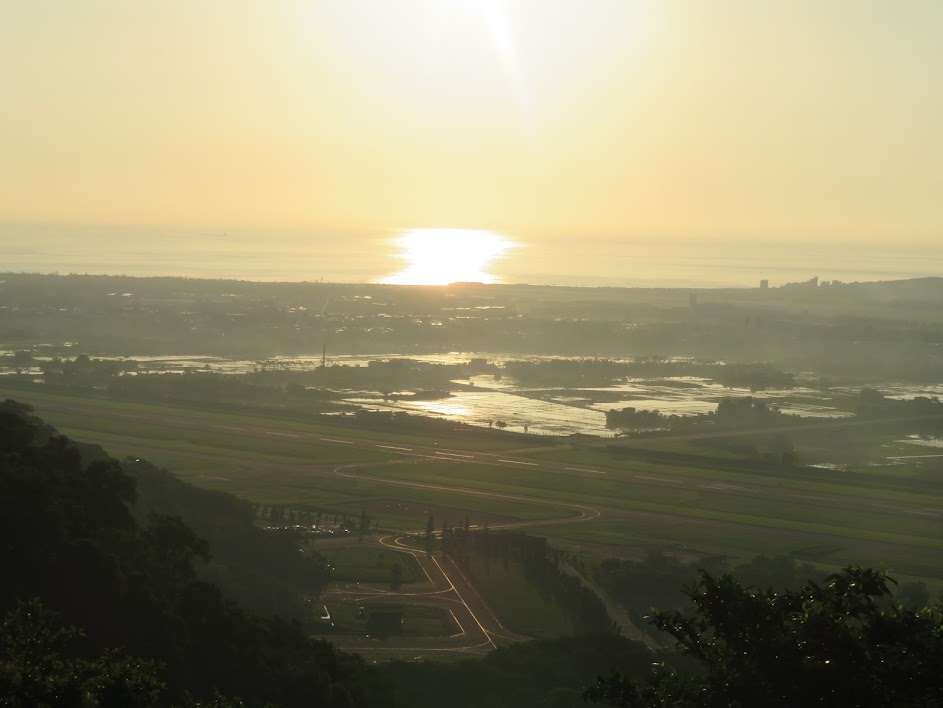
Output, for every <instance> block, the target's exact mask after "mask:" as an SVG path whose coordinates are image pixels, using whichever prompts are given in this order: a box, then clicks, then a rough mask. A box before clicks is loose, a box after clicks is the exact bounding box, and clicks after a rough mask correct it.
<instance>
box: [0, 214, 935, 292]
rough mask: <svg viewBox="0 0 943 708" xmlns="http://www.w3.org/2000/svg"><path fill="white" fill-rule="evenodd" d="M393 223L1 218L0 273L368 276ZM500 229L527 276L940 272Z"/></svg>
mask: <svg viewBox="0 0 943 708" xmlns="http://www.w3.org/2000/svg"><path fill="white" fill-rule="evenodd" d="M396 235H397V233H396V232H395V231H393V230H391V231H390V232H388V233H372V234H370V233H332V232H325V231H315V230H310V231H304V230H279V229H272V230H263V229H239V230H227V231H218V232H211V231H207V230H206V229H199V228H186V227H128V226H86V225H83V226H63V225H41V224H11V223H6V224H0V272H21V273H60V274H68V273H78V274H107V275H133V276H181V277H191V278H222V279H236V280H260V281H299V282H300V281H308V282H315V281H323V282H345V283H358V282H378V281H380V280H382V279H383V278H385V277H389V276H391V275H393V274H395V273H396V272H398V271H399V270H401V269H402V260H401V259H400V258H399V257H398V254H397V247H396V245H395V243H394V239H395V237H396ZM509 238H510V239H511V240H512V241H515V242H516V243H517V246H516V247H514V248H511V249H509V250H508V251H507V252H506V254H505V256H504V257H503V258H502V259H501V260H498V261H496V262H494V263H493V264H492V265H491V267H490V268H489V271H490V272H491V273H493V274H494V276H495V277H496V280H497V281H498V282H503V283H530V284H534V285H567V286H587V287H600V286H616V287H668V288H717V287H756V286H758V285H759V282H760V280H762V279H766V280H769V283H770V285H771V286H773V287H775V286H777V285H782V284H784V283H788V282H798V281H804V280H808V279H810V278H812V277H815V276H817V277H818V278H819V279H820V280H823V281H825V280H839V281H842V282H855V281H862V282H866V281H877V280H900V279H906V278H920V277H927V276H943V245H937V244H904V243H894V242H891V241H889V242H888V243H886V244H873V243H861V244H848V243H840V244H836V243H828V242H824V241H819V242H814V243H811V242H802V241H796V242H760V241H759V240H758V241H756V242H753V243H743V242H725V241H715V240H710V239H700V240H698V239H689V240H677V241H670V242H665V241H663V240H660V239H643V238H612V239H599V238H586V237H582V236H579V235H574V236H573V237H570V238H555V239H541V240H539V241H537V240H534V241H532V242H527V240H525V239H520V238H516V237H515V236H513V235H511V236H509Z"/></svg>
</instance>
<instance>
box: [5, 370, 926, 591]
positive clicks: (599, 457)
mask: <svg viewBox="0 0 943 708" xmlns="http://www.w3.org/2000/svg"><path fill="white" fill-rule="evenodd" d="M0 395H5V396H9V397H16V398H20V399H23V400H27V401H28V402H30V403H32V404H33V405H34V406H35V408H36V411H37V413H38V414H39V415H40V416H42V417H44V418H45V419H46V420H47V421H49V422H50V423H52V424H53V425H56V426H57V427H58V428H59V429H60V430H61V431H62V432H63V433H65V434H68V435H70V436H72V437H75V438H76V439H79V440H84V441H89V442H96V443H99V444H101V445H103V446H104V447H105V448H106V449H108V450H109V451H110V452H111V453H112V454H114V455H116V456H123V455H131V456H135V457H144V458H146V459H149V460H150V461H152V462H154V463H155V464H158V465H160V466H163V467H166V468H167V469H169V470H170V471H172V472H174V473H175V474H177V475H179V476H180V477H182V478H185V479H187V480H188V481H190V482H192V483H193V484H196V485H198V486H202V487H207V488H213V489H221V490H224V491H227V492H231V493H233V494H235V495H237V496H240V497H242V498H245V499H247V500H250V501H253V502H256V503H260V504H277V505H285V506H288V507H293V508H297V509H301V510H308V511H321V512H324V513H326V514H328V515H330V514H332V513H333V514H346V515H348V516H351V517H356V516H359V515H361V514H364V513H365V514H366V515H368V516H369V517H370V519H371V522H373V523H374V524H378V525H379V527H380V528H381V529H383V530H389V531H404V530H418V529H421V528H424V526H425V523H426V520H427V518H428V517H429V516H430V515H431V516H433V517H434V520H435V524H436V528H439V527H440V526H441V524H442V523H443V522H445V523H447V524H448V525H451V526H458V525H461V524H462V523H463V522H464V521H465V519H466V517H467V519H468V520H469V521H470V523H471V524H472V525H474V526H479V527H480V526H484V525H489V526H491V527H502V526H510V527H515V526H516V527H522V528H526V529H528V531H529V532H531V533H539V534H542V535H546V536H548V537H550V538H552V539H554V541H555V542H557V543H560V544H562V545H564V546H565V547H567V548H569V549H579V550H581V551H583V552H585V553H588V554H593V555H597V556H604V555H617V556H623V557H637V556H639V555H640V554H644V553H645V552H647V551H649V550H653V549H664V548H667V549H671V550H673V551H675V552H677V553H680V554H684V555H687V556H688V557H691V558H696V557H698V556H699V555H701V554H705V555H723V556H728V557H729V558H730V559H731V560H732V561H734V560H736V561H743V560H748V559H749V558H751V557H753V556H755V555H759V554H767V555H772V554H794V555H796V557H798V558H803V559H806V560H812V561H814V562H816V563H819V564H821V565H823V567H837V566H840V565H844V564H849V563H851V564H861V565H874V566H883V567H886V568H889V569H890V570H891V571H892V572H893V573H895V574H897V575H899V576H900V577H913V578H919V579H924V580H926V581H927V582H928V583H930V584H931V586H933V587H937V588H938V587H940V586H941V585H943V518H941V515H940V513H939V511H940V510H941V509H943V492H940V491H939V485H938V482H933V481H930V482H928V479H927V478H928V475H929V476H932V475H931V472H932V469H938V468H929V467H919V468H917V467H910V466H907V465H899V466H898V467H896V468H894V469H889V470H888V469H879V468H874V469H869V470H868V471H866V472H862V473H861V474H857V473H856V472H855V471H850V470H843V471H841V472H836V471H832V470H822V469H815V468H804V467H798V468H795V469H785V468H782V469H771V468H770V469H766V468H764V469H757V470H756V471H755V472H754V471H751V470H750V469H748V468H745V467H744V466H743V465H742V464H740V465H739V466H738V465H737V464H735V463H733V462H731V463H730V464H729V469H728V468H727V467H728V465H727V463H726V462H725V460H724V459H723V457H722V456H721V457H718V456H716V455H715V456H712V457H707V461H706V462H704V464H700V463H699V460H702V459H704V458H705V456H702V455H700V454H691V453H692V451H693V452H695V453H697V452H698V450H697V446H696V445H693V444H692V443H690V442H678V443H675V444H674V445H673V446H672V443H670V441H665V440H662V441H658V443H657V444H651V445H650V446H649V447H650V448H651V449H653V450H654V451H655V452H657V453H659V454H667V457H664V458H663V459H661V458H657V457H656V458H652V457H651V456H648V457H645V456H644V455H643V456H641V457H640V456H639V455H637V454H635V453H634V452H633V451H632V450H631V449H629V450H619V449H616V448H613V447H612V446H605V447H603V446H596V447H583V448H574V447H571V446H570V445H568V444H565V445H561V446H560V447H552V446H546V445H539V446H537V447H533V446H532V447H531V448H529V449H527V450H522V451H519V452H518V453H517V454H516V455H515V456H514V459H519V460H521V462H518V463H516V464H510V463H509V464H503V465H499V464H491V463H489V464H479V463H474V464H472V463H469V462H462V461H452V462H450V461H446V460H443V459H441V458H437V459H435V460H433V459H432V458H431V456H430V455H428V454H424V453H423V454H416V455H403V454H396V448H395V447H394V446H397V445H400V446H420V445H427V446H430V448H431V447H432V446H435V449H442V450H456V451H459V450H461V451H465V452H466V453H469V452H470V448H468V447H463V446H462V445H463V442H462V436H461V435H456V436H454V439H453V436H439V437H429V436H422V437H418V438H417V437H410V436H403V435H400V436H397V437H395V439H393V440H392V441H391V439H390V436H389V434H388V433H387V432H385V431H374V430H371V429H368V428H354V427H343V428H329V427H324V426H318V425H313V424H309V423H306V422H302V421H298V420H287V419H285V418H283V417H264V416H244V415H235V414H232V413H225V412H221V411H215V410H209V409H206V410H196V409H193V408H172V407H165V406H145V405H142V404H138V403H135V404H131V403H116V402H110V401H99V400H97V399H89V398H81V397H73V396H65V395H59V394H48V393H46V394H41V395H40V394H36V395H31V396H30V397H29V398H27V397H26V396H25V395H24V391H22V390H14V389H4V390H0ZM848 434H849V435H850V434H852V433H848ZM854 434H855V435H857V434H858V433H854ZM323 438H327V439H323ZM491 438H493V439H494V441H495V442H494V443H493V444H492V443H491V442H489V441H490V440H491ZM343 440H347V441H350V442H348V443H343V444H342V441H343ZM502 440H504V438H502V435H501V433H498V432H495V433H494V434H493V435H492V436H491V437H489V438H484V437H483V438H480V439H476V444H477V445H478V448H479V450H480V449H488V450H502V449H505V450H506V449H508V448H507V447H506V446H507V445H510V444H511V441H510V439H506V440H507V442H505V443H504V444H505V447H502ZM514 440H517V439H516V438H515V439H514ZM377 442H379V443H380V444H377ZM486 443H487V444H486ZM698 444H700V443H698ZM823 444H824V443H823ZM877 444H878V443H872V446H876V445H877ZM675 452H680V453H683V454H679V455H677V456H673V453H675ZM503 454H509V455H511V454H513V453H510V452H508V453H503ZM465 456H466V457H467V456H470V454H466V455H465ZM489 459H490V458H489ZM525 460H530V462H527V461H525ZM566 464H573V465H578V466H579V468H591V469H595V468H598V473H595V474H580V473H577V474H572V473H565V472H563V473H561V470H562V469H563V467H562V465H566ZM542 465H547V466H548V468H547V469H541V466H542ZM553 465H556V467H553ZM934 485H936V486H934ZM926 489H930V490H935V491H934V492H933V493H927V492H926ZM918 490H921V491H918ZM590 512H591V513H590ZM808 549H817V550H815V551H814V552H812V551H809V550H808Z"/></svg>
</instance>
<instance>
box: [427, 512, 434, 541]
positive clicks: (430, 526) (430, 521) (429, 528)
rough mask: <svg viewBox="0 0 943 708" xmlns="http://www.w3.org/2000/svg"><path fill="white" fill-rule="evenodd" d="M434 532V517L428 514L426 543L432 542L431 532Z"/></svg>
mask: <svg viewBox="0 0 943 708" xmlns="http://www.w3.org/2000/svg"><path fill="white" fill-rule="evenodd" d="M434 532H435V519H433V518H432V514H429V518H428V519H426V543H432V534H433V533H434Z"/></svg>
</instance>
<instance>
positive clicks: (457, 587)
mask: <svg viewBox="0 0 943 708" xmlns="http://www.w3.org/2000/svg"><path fill="white" fill-rule="evenodd" d="M351 545H353V544H351ZM357 545H358V547H363V546H364V545H368V546H369V545H374V546H377V547H380V546H382V547H383V548H385V549H387V550H391V551H395V552H397V553H403V554H407V555H410V556H412V557H413V558H414V559H415V562H416V564H417V565H418V566H419V568H420V569H421V570H422V572H423V574H424V575H425V581H421V582H419V583H414V584H410V585H409V586H407V587H406V588H405V589H403V590H401V591H398V592H394V591H391V590H388V589H386V588H384V587H383V586H382V585H379V584H368V583H332V584H331V585H330V586H329V588H328V589H327V590H326V591H325V593H324V595H323V600H324V602H325V603H326V604H327V605H328V607H330V605H331V604H332V602H333V603H336V602H357V603H366V604H368V605H377V604H396V605H409V606H422V607H435V608H438V609H440V610H443V611H444V612H447V613H449V614H450V615H451V617H452V620H453V621H454V623H455V629H456V630H457V631H456V632H455V633H454V634H451V635H449V636H431V637H400V636H397V637H391V638H389V639H387V640H383V641H380V640H377V639H373V638H369V637H360V636H358V637H347V636H342V635H325V638H327V639H330V640H331V641H333V642H334V643H335V644H337V645H338V646H340V647H342V648H344V649H348V650H351V651H357V652H359V653H360V654H363V655H364V656H365V657H367V658H372V659H375V660H378V659H393V658H401V659H415V658H418V657H421V656H430V655H435V654H438V653H442V652H451V653H456V652H458V653H465V654H485V653H487V652H489V651H491V650H492V649H494V648H495V647H496V646H498V644H499V643H501V644H507V643H511V642H517V641H525V640H527V639H529V637H524V636H521V635H518V634H514V633H513V632H509V631H508V630H507V629H505V627H504V626H503V625H502V624H501V622H500V621H499V620H498V619H497V617H495V616H494V614H493V613H492V612H491V610H490V609H489V608H488V606H487V605H486V604H485V602H484V600H483V599H482V598H481V597H480V596H479V595H478V593H477V592H475V590H474V588H473V587H472V586H471V584H470V583H469V582H468V580H467V578H465V576H464V574H462V572H461V570H460V569H459V568H458V566H457V565H455V564H454V563H452V562H451V561H448V560H440V558H438V557H437V555H436V554H435V553H432V554H429V553H426V552H425V551H423V550H417V549H416V548H414V547H412V546H409V545H408V544H407V543H406V542H405V540H404V537H397V536H384V537H383V538H381V539H379V541H378V542H377V543H374V544H371V543H369V542H367V543H365V544H363V543H362V544H357Z"/></svg>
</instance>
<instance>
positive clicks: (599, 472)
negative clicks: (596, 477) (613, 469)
mask: <svg viewBox="0 0 943 708" xmlns="http://www.w3.org/2000/svg"><path fill="white" fill-rule="evenodd" d="M563 469H564V470H567V471H569V472H589V473H590V474H609V473H608V472H603V471H602V470H584V469H582V468H581V467H564V468H563Z"/></svg>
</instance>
